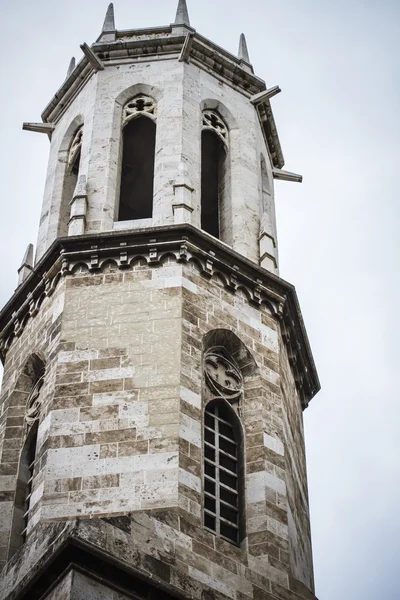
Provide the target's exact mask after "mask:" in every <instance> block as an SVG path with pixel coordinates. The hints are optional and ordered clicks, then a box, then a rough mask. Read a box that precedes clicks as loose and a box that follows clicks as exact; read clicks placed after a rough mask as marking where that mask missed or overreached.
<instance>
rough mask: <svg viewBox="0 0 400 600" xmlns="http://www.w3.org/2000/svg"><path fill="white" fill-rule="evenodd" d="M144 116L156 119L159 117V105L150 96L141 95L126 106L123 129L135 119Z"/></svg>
mask: <svg viewBox="0 0 400 600" xmlns="http://www.w3.org/2000/svg"><path fill="white" fill-rule="evenodd" d="M142 114H145V115H148V116H150V117H152V118H153V119H155V118H156V116H157V104H156V102H155V101H154V100H153V98H150V96H146V95H144V94H139V95H138V96H135V97H134V98H132V99H131V100H129V102H127V103H126V104H125V106H124V110H123V116H122V127H125V125H126V124H127V123H129V121H131V120H132V119H133V118H134V117H137V116H138V115H142Z"/></svg>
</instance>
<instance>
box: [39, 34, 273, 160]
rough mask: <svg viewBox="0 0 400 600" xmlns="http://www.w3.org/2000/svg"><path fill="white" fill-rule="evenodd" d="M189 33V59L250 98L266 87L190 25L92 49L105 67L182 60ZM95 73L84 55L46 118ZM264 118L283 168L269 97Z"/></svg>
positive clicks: (57, 113)
mask: <svg viewBox="0 0 400 600" xmlns="http://www.w3.org/2000/svg"><path fill="white" fill-rule="evenodd" d="M188 33H190V34H191V35H192V39H191V47H190V52H189V55H188V59H189V60H190V61H191V62H193V64H195V65H196V66H197V67H199V68H201V69H203V70H204V71H207V72H209V73H211V74H212V75H213V76H214V77H217V78H218V79H219V80H220V81H223V82H225V83H226V84H227V85H230V86H231V87H233V88H234V89H236V90H237V91H239V92H241V93H242V94H244V95H246V96H248V97H249V99H250V97H251V96H253V95H255V94H258V93H260V92H262V91H264V90H265V89H266V86H265V82H264V81H263V80H262V79H259V78H258V77H256V76H255V75H254V74H253V73H252V72H250V71H251V69H250V70H249V67H248V65H247V63H246V64H245V63H243V61H242V60H241V59H239V58H238V57H237V56H234V55H233V54H231V53H230V52H227V51H226V50H224V49H223V48H221V47H220V46H218V45H216V44H214V43H213V42H211V41H210V40H208V39H207V38H205V37H204V36H202V35H200V34H199V33H197V32H196V31H195V30H194V29H193V28H191V27H189V26H187V25H179V26H174V25H171V26H167V27H156V28H151V29H138V30H134V31H131V30H129V31H117V32H116V40H115V41H112V42H108V41H107V42H104V41H97V42H96V43H95V44H93V46H92V47H91V49H92V51H93V52H94V54H95V55H96V56H98V58H99V59H100V60H101V61H102V63H103V64H104V67H105V68H107V66H112V65H115V64H122V63H125V62H133V61H142V60H147V61H149V60H164V59H166V58H172V57H173V56H174V55H176V57H177V59H178V58H179V56H180V53H181V51H182V48H183V45H184V43H185V39H186V35H187V34H188ZM246 65H247V66H246ZM94 73H95V69H94V68H93V66H92V65H91V64H90V63H89V61H88V59H87V58H86V57H85V56H84V57H83V58H82V60H81V61H80V62H79V63H78V64H77V65H76V67H75V69H74V70H73V71H72V72H71V73H70V75H69V76H68V77H67V79H66V80H65V81H64V83H63V84H62V86H61V87H60V89H59V90H58V91H57V93H56V94H55V95H54V97H53V98H52V99H51V101H50V102H49V104H48V105H47V106H46V108H45V109H44V111H43V113H42V120H43V121H44V122H45V123H50V122H51V123H56V124H57V121H58V120H59V118H60V117H61V116H62V115H63V114H64V112H65V110H66V108H67V107H68V106H69V105H70V103H71V102H72V101H73V100H74V98H75V97H76V95H77V94H78V93H79V92H80V91H81V90H82V89H83V87H84V86H85V85H86V83H87V82H88V81H89V79H90V78H91V76H92V75H93V74H94ZM261 118H262V123H263V127H264V129H266V130H267V131H268V133H267V134H266V140H267V143H268V146H269V150H270V154H271V157H272V160H273V164H274V166H275V167H278V168H282V166H283V164H284V162H283V155H282V150H281V146H280V142H279V138H278V134H277V130H276V125H275V121H274V117H273V114H272V109H271V105H270V102H269V100H267V101H266V103H265V108H264V113H263V114H262V115H261Z"/></svg>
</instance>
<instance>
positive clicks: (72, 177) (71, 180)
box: [58, 125, 83, 236]
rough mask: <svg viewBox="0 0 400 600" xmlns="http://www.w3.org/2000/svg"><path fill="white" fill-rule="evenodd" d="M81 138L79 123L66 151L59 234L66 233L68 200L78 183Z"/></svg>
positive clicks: (81, 128)
mask: <svg viewBox="0 0 400 600" xmlns="http://www.w3.org/2000/svg"><path fill="white" fill-rule="evenodd" d="M82 138H83V125H81V126H80V127H79V128H78V129H77V130H76V131H75V134H74V136H73V138H72V141H71V144H70V147H69V149H68V153H67V164H66V167H65V174H64V182H63V188H62V198H61V212H60V218H59V224H58V235H59V236H65V235H67V233H68V222H69V217H70V208H71V207H70V202H71V200H72V198H73V197H74V192H75V188H76V184H77V183H78V176H79V168H80V163H81V150H82Z"/></svg>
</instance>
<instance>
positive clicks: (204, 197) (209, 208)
mask: <svg viewBox="0 0 400 600" xmlns="http://www.w3.org/2000/svg"><path fill="white" fill-rule="evenodd" d="M227 152H228V128H227V126H226V125H225V123H224V121H223V120H222V118H221V117H220V115H219V114H218V113H217V112H216V111H213V110H205V111H204V112H203V122H202V134H201V228H202V229H203V230H204V231H207V233H209V234H211V235H213V236H214V237H216V238H218V239H223V238H224V229H225V228H226V227H225V221H226V219H227V215H226V213H227V210H228V206H227V202H226V200H227V195H228V187H229V169H228V159H227Z"/></svg>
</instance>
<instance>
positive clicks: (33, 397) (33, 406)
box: [25, 370, 45, 427]
mask: <svg viewBox="0 0 400 600" xmlns="http://www.w3.org/2000/svg"><path fill="white" fill-rule="evenodd" d="M44 376H45V371H44V370H43V371H42V372H41V373H40V375H39V377H38V378H37V379H36V382H35V384H34V386H33V388H32V390H31V393H30V394H29V398H28V401H27V410H26V414H25V421H26V422H27V424H28V427H31V426H32V425H33V424H34V423H35V422H36V421H37V420H38V418H39V411H40V404H41V398H40V391H41V389H42V387H43V383H44Z"/></svg>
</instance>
